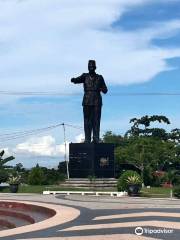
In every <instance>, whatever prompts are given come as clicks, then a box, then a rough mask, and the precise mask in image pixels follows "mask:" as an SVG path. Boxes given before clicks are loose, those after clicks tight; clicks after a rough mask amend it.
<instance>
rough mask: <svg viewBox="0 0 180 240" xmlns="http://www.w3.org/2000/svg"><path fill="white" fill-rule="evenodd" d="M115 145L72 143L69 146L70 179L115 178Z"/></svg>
mask: <svg viewBox="0 0 180 240" xmlns="http://www.w3.org/2000/svg"><path fill="white" fill-rule="evenodd" d="M114 172H115V164H114V145H113V144H109V143H98V144H95V143H71V144H70V145H69V174H70V178H87V177H88V176H95V177H96V178H113V177H114Z"/></svg>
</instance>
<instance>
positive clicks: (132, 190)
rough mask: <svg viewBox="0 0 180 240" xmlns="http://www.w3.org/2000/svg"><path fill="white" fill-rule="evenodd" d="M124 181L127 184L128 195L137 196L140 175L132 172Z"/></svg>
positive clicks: (140, 182) (140, 183) (140, 184)
mask: <svg viewBox="0 0 180 240" xmlns="http://www.w3.org/2000/svg"><path fill="white" fill-rule="evenodd" d="M126 182H127V185H128V195H129V196H138V194H139V191H140V189H141V186H142V180H141V177H140V176H139V175H138V174H134V175H132V176H128V177H127V180H126Z"/></svg>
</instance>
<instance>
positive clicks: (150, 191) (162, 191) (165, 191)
mask: <svg viewBox="0 0 180 240" xmlns="http://www.w3.org/2000/svg"><path fill="white" fill-rule="evenodd" d="M45 190H50V191H117V189H110V190H104V189H98V190H95V189H84V188H64V187H60V186H57V185H52V186H50V185H48V186H46V185H43V186H40V185H37V186H32V185H22V186H20V187H19V191H18V193H42V192H43V191H45ZM170 191H171V189H169V188H162V187H151V188H142V189H141V195H140V196H141V197H163V198H164V197H165V198H166V197H167V198H169V197H170ZM1 192H2V193H9V192H10V191H9V187H4V188H0V193H1Z"/></svg>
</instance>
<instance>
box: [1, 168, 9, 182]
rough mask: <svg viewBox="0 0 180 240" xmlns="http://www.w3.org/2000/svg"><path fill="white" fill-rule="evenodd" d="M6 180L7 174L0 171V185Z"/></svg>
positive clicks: (4, 171)
mask: <svg viewBox="0 0 180 240" xmlns="http://www.w3.org/2000/svg"><path fill="white" fill-rule="evenodd" d="M7 179H8V172H7V170H5V169H0V183H2V182H6V181H7Z"/></svg>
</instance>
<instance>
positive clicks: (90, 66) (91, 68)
mask: <svg viewBox="0 0 180 240" xmlns="http://www.w3.org/2000/svg"><path fill="white" fill-rule="evenodd" d="M88 70H89V72H90V73H94V72H95V70H96V61H95V60H89V62H88Z"/></svg>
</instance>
